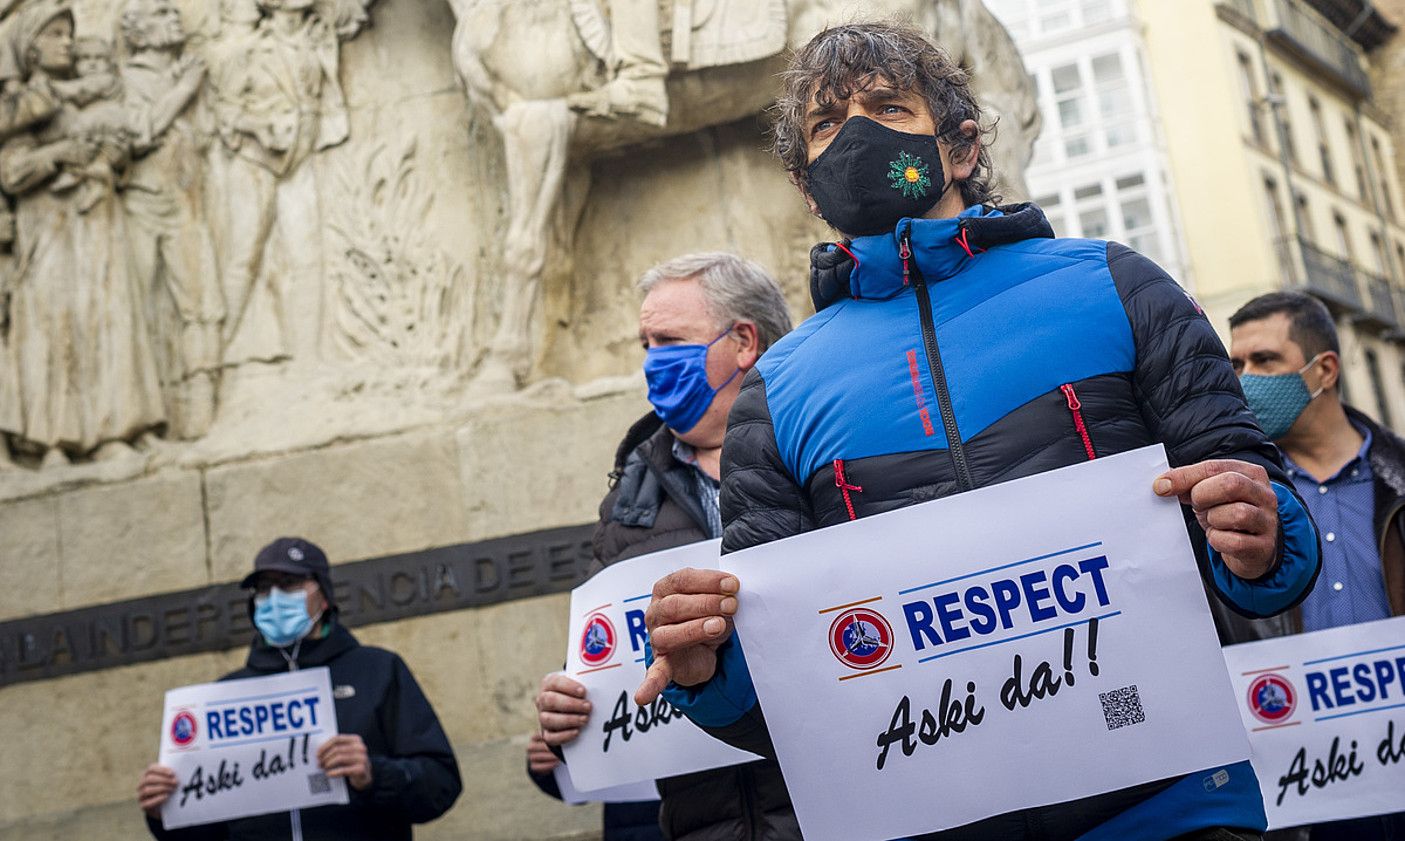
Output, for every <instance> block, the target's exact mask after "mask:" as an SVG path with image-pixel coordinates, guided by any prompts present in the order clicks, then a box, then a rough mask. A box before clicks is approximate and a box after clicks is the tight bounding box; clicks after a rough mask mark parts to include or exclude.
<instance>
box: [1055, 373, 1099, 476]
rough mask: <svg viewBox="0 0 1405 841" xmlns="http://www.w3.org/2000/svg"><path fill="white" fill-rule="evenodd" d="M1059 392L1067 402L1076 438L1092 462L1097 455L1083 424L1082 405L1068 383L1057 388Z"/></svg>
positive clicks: (1086, 428)
mask: <svg viewBox="0 0 1405 841" xmlns="http://www.w3.org/2000/svg"><path fill="white" fill-rule="evenodd" d="M1059 391H1062V392H1063V393H1064V398H1065V399H1067V400H1068V410H1069V412H1071V413H1072V414H1073V427H1074V428H1075V429H1077V430H1078V437H1079V438H1082V439H1083V452H1085V453H1087V454H1088V460H1089V461H1092V460H1093V459H1095V458H1097V457H1098V453H1097V451H1096V450H1094V449H1093V439H1092V438H1091V437H1089V435H1088V425H1087V424H1085V423H1084V422H1083V404H1082V403H1081V402H1080V401H1079V400H1078V393H1077V392H1075V391H1074V390H1073V386H1072V385H1070V384H1069V383H1064V384H1063V385H1061V386H1059Z"/></svg>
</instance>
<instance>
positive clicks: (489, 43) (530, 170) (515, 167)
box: [449, 0, 1038, 388]
mask: <svg viewBox="0 0 1405 841" xmlns="http://www.w3.org/2000/svg"><path fill="white" fill-rule="evenodd" d="M449 3H450V5H451V6H452V7H453V9H454V14H455V16H456V17H457V21H458V23H457V26H456V27H455V31H454V41H453V59H454V66H455V69H456V70H457V72H458V74H459V78H460V79H461V81H462V82H463V85H464V87H465V90H466V92H467V95H468V98H469V101H470V103H471V104H472V105H473V106H474V107H475V108H476V109H478V110H480V111H482V112H484V113H486V114H487V115H489V116H491V117H492V120H493V125H494V126H495V127H496V128H497V130H498V132H499V133H500V134H501V136H502V139H503V147H504V156H505V161H506V173H505V175H506V180H507V187H508V193H509V219H508V226H507V232H506V236H505V238H504V243H503V249H502V257H501V260H502V265H501V267H500V269H499V270H498V271H497V272H496V277H497V279H498V282H499V283H500V284H501V291H500V293H499V297H500V298H501V300H502V314H501V318H500V320H499V323H498V329H497V332H496V334H495V335H494V337H493V340H492V342H491V344H490V350H489V355H488V357H487V359H486V360H485V361H484V363H483V365H482V367H481V368H480V370H479V373H478V380H479V384H480V385H483V386H487V387H509V388H510V387H513V386H515V385H521V384H522V383H523V382H524V380H525V379H526V377H527V375H528V373H529V372H530V370H531V367H532V364H533V361H534V359H535V355H536V352H537V349H538V347H539V346H540V341H538V340H537V339H536V337H535V336H534V335H533V334H532V330H531V324H532V322H533V314H534V311H535V309H536V307H537V305H538V304H537V301H538V297H539V293H540V285H541V279H542V272H543V269H544V267H545V260H546V258H545V252H546V247H547V243H548V241H549V237H548V224H549V222H550V220H551V219H552V218H553V213H552V211H553V210H555V208H556V207H557V204H558V202H559V200H560V196H561V194H562V185H563V180H564V179H565V178H566V176H567V172H568V171H569V172H571V173H572V176H573V177H576V178H585V177H588V175H587V173H588V171H589V168H588V167H586V166H570V167H568V161H573V162H574V163H576V164H580V163H584V162H586V161H588V160H589V159H590V158H591V157H593V156H594V155H596V154H598V153H600V152H602V151H606V150H611V149H618V148H621V147H627V146H629V145H631V144H635V143H639V142H641V141H643V140H648V139H650V138H656V137H660V136H666V135H675V134H683V133H686V132H691V131H696V130H697V129H700V128H703V127H706V126H712V125H719V124H723V123H727V122H731V121H734V120H738V119H741V118H743V117H746V116H748V115H751V114H756V113H758V112H760V111H761V110H762V109H764V108H766V107H767V106H768V105H770V104H771V102H772V101H773V99H774V97H775V94H776V90H777V86H776V83H775V78H774V77H775V74H776V73H777V72H778V71H779V70H781V69H782V68H783V66H784V62H783V60H782V59H781V58H780V55H779V54H780V52H781V51H782V50H783V49H784V48H785V47H787V46H790V47H798V46H800V45H802V44H804V43H805V42H806V41H808V40H809V39H810V37H812V36H813V35H814V34H815V33H816V32H818V31H819V29H820V28H821V27H823V26H824V25H826V24H828V23H834V22H838V21H846V20H857V19H865V18H884V17H893V16H905V17H908V18H912V19H916V20H919V21H922V22H924V24H925V25H926V26H927V27H928V29H929V31H931V32H932V33H933V34H934V35H935V36H937V38H938V40H939V41H940V42H941V43H944V44H946V45H948V48H949V49H950V50H951V51H952V52H953V54H954V57H955V58H956V59H957V60H958V61H961V60H963V59H964V60H965V62H966V63H967V66H968V67H970V69H971V70H972V72H973V75H974V80H975V84H974V87H975V89H976V92H977V94H978V95H980V96H981V98H982V100H984V101H991V100H992V99H994V98H999V99H1000V102H1001V104H1000V106H999V109H998V110H999V112H1000V113H1001V114H1002V115H1018V116H1017V117H1016V118H1015V119H1008V120H1007V121H1006V122H1004V123H1002V125H1001V140H1000V143H1001V144H1003V145H1006V146H1009V147H1013V148H1014V149H1016V150H1022V151H1017V152H1016V153H1015V154H1014V156H1013V158H1011V159H1013V160H1028V154H1029V149H1030V148H1031V147H1032V145H1033V142H1034V136H1035V134H1036V133H1037V128H1038V121H1037V107H1036V105H1035V99H1036V96H1035V89H1034V84H1033V81H1032V80H1031V79H1030V78H1029V77H1028V75H1027V74H1025V73H1023V72H1022V71H1020V72H1012V71H1009V70H1002V68H1007V67H1015V68H1019V67H1022V64H1021V62H1020V58H1019V55H1018V53H1017V52H1016V51H1015V48H1014V45H1013V43H1011V42H1010V40H1009V37H1008V35H1007V34H1006V33H1005V31H1004V29H1003V27H1001V26H1000V24H999V22H998V21H996V20H995V18H994V17H993V16H991V14H990V13H989V12H988V11H987V10H986V9H985V7H984V6H983V5H982V4H981V3H980V0H872V2H862V3H860V2H853V0H748V2H741V0H732V1H730V2H729V0H677V2H676V3H675V5H674V9H675V14H674V16H673V20H672V21H659V20H658V15H657V13H654V14H652V15H650V14H648V10H647V9H646V8H645V7H646V6H649V5H650V0H634V1H633V2H626V0H610V10H611V11H612V12H613V13H614V17H613V27H614V33H613V41H614V43H615V47H614V49H611V48H610V44H611V41H612V35H611V32H610V25H611V24H610V23H609V22H607V21H606V20H605V17H604V15H603V14H602V11H601V9H600V7H599V6H598V0H514V2H512V3H504V2H502V0H449ZM934 6H936V7H940V8H939V9H937V10H936V11H934V9H933V7H934ZM627 10H628V11H627ZM625 15H629V18H628V19H627V20H622V16H625ZM938 26H940V27H941V28H940V29H937V28H936V27H938ZM636 27H638V28H636ZM948 27H950V28H948ZM650 28H652V29H659V28H665V29H667V30H668V33H667V34H668V36H669V38H670V40H671V43H672V50H671V52H672V58H673V60H674V63H675V64H677V63H682V64H685V65H686V66H687V69H686V70H685V71H682V72H675V73H672V74H670V75H669V76H668V77H667V79H666V84H667V89H666V101H663V105H662V107H663V108H664V109H665V115H664V119H663V120H662V121H657V120H654V121H651V120H650V119H648V115H649V114H650V110H649V109H648V108H645V107H642V106H638V105H636V106H634V110H633V112H631V113H626V112H627V111H628V110H629V109H627V108H624V107H621V104H620V103H623V102H624V101H625V100H628V99H629V98H630V96H631V95H632V94H634V93H638V92H639V90H638V89H639V86H638V85H633V86H632V87H633V88H634V89H633V90H631V89H630V88H631V85H629V84H628V77H629V75H630V74H631V73H634V74H641V75H643V76H645V77H647V76H648V75H649V74H650V73H651V72H652V70H651V69H650V68H652V67H653V65H654V62H653V54H652V53H651V52H650V51H649V41H648V37H647V32H646V31H645V29H650ZM972 41H974V42H976V43H978V44H979V48H976V49H972V48H968V47H967V46H966V45H967V44H968V43H970V42H972ZM543 45H545V46H543ZM526 54H530V55H532V56H534V57H538V58H539V60H534V61H531V62H524V61H522V60H521V56H522V55H526ZM631 55H632V58H631ZM611 68H613V75H612V73H611ZM621 79H624V80H626V81H625V82H624V83H621V82H620V80H621ZM992 95H994V96H992ZM578 110H579V111H581V112H583V113H577V111H578ZM1029 115H1035V116H1033V117H1031V116H1029ZM621 116H626V117H629V118H628V119H620V118H619V117H621ZM651 123H652V124H651ZM1006 160H1009V159H1002V160H1001V163H1005V162H1006ZM1004 175H1005V177H1006V183H1007V184H1011V187H1012V189H1013V190H1014V191H1015V192H1023V179H1022V177H1021V175H1020V174H1019V173H1011V172H1006V173H1004ZM797 201H798V198H797ZM575 222H576V220H574V219H567V220H565V221H564V223H563V225H562V228H563V233H562V238H563V239H568V237H569V232H570V231H572V230H573V229H574V228H575Z"/></svg>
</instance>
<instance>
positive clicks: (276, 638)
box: [137, 537, 463, 841]
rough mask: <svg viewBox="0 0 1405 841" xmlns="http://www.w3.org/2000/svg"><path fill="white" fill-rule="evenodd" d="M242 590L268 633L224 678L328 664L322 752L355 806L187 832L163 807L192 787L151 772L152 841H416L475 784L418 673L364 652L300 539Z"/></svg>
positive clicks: (389, 656)
mask: <svg viewBox="0 0 1405 841" xmlns="http://www.w3.org/2000/svg"><path fill="white" fill-rule="evenodd" d="M242 586H243V587H244V588H246V589H248V590H250V591H252V592H251V596H250V599H249V615H250V619H251V620H252V621H253V625H254V627H255V629H256V630H257V635H256V636H255V638H254V641H253V643H252V645H251V646H250V649H249V659H248V662H247V664H246V665H245V666H244V668H242V669H240V670H239V671H237V672H234V673H232V674H229V675H225V677H224V678H222V680H238V679H240V678H251V677H260V676H263V675H268V674H274V673H277V672H286V671H296V670H298V669H311V668H317V667H319V666H326V667H327V668H328V669H329V670H330V671H331V678H332V696H333V699H334V702H335V704H336V709H337V728H338V730H339V731H340V733H339V735H337V736H335V737H333V738H332V739H329V740H328V741H327V742H326V743H324V744H323V745H322V747H321V748H320V749H319V750H318V752H317V762H318V764H319V765H320V766H321V767H322V769H323V770H324V771H325V772H326V773H327V775H328V776H331V777H344V778H345V779H346V781H347V785H348V786H349V787H350V790H351V802H350V803H348V804H347V805H345V806H322V807H319V808H317V809H310V810H305V811H304V810H294V811H292V812H282V813H276V814H270V815H259V816H257V817H253V818H244V819H240V820H235V821H229V822H227V823H220V824H207V825H204V826H196V827H189V828H186V829H179V830H166V829H163V828H162V826H161V820H160V814H161V804H162V803H164V802H165V801H166V799H167V798H168V797H170V796H171V794H172V793H173V792H174V791H175V790H176V788H177V787H178V786H179V785H180V781H179V780H177V778H176V775H175V773H174V772H173V771H172V770H171V769H170V768H166V767H164V766H161V765H152V766H150V767H149V768H147V769H146V771H145V773H144V774H143V775H142V778H141V781H140V783H139V784H138V787H137V800H138V802H139V804H140V805H141V808H142V810H143V811H145V812H146V814H147V827H148V828H149V829H150V830H151V833H152V835H154V836H156V837H157V838H160V839H173V841H216V839H219V841H256V840H257V839H274V838H289V837H292V838H301V839H306V841H314V839H326V841H332V839H337V841H342V840H343V839H345V840H346V841H354V840H355V839H363V838H364V839H379V840H380V841H386V839H399V840H401V841H403V840H405V839H409V838H410V837H411V824H415V823H424V822H426V821H430V820H434V819H435V818H437V817H439V816H440V815H442V814H444V812H446V811H448V809H449V807H450V806H451V805H452V804H453V802H454V800H455V799H456V798H457V797H458V795H459V792H460V791H461V790H462V788H463V785H462V782H461V781H460V779H459V769H458V763H457V762H456V761H455V759H454V752H453V749H452V748H451V747H450V746H449V740H448V737H447V736H445V735H444V730H443V728H441V727H440V726H439V719H438V717H437V716H435V714H434V709H433V708H432V707H431V706H430V704H429V700H428V699H427V698H426V697H425V696H424V693H423V692H422V691H420V687H419V684H418V683H416V682H415V678H414V676H413V675H412V674H411V673H410V669H409V667H408V666H406V665H405V661H404V660H401V659H400V657H399V656H397V655H396V654H394V653H392V652H390V651H385V650H384V649H380V648H373V647H371V646H366V645H361V643H359V642H358V641H357V640H356V638H355V637H353V636H352V635H351V632H350V631H348V630H347V629H346V627H345V626H343V625H342V624H341V623H340V622H338V621H337V603H336V594H335V591H334V590H333V587H332V576H331V567H330V566H329V565H328V563H327V555H326V554H325V553H324V552H323V551H322V550H321V548H319V547H318V546H317V545H316V544H314V543H312V542H310V541H307V540H304V539H302V538H300V537H281V538H279V539H277V540H275V541H273V542H272V543H270V544H268V545H267V546H265V547H264V548H263V549H262V550H260V551H259V554H258V556H257V557H256V558H255V560H254V571H253V572H251V573H250V574H249V575H248V576H247V577H246V578H245V579H244V581H243V583H242Z"/></svg>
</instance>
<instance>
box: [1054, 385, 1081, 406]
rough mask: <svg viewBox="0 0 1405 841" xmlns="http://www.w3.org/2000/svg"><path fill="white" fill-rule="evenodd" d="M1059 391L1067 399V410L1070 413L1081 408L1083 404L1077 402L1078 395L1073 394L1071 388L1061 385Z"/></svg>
mask: <svg viewBox="0 0 1405 841" xmlns="http://www.w3.org/2000/svg"><path fill="white" fill-rule="evenodd" d="M1059 390H1060V391H1062V392H1063V393H1064V397H1067V398H1068V408H1069V410H1070V411H1074V412H1076V411H1078V410H1079V409H1081V408H1083V404H1082V403H1081V402H1079V400H1078V395H1077V394H1076V393H1075V392H1074V390H1073V386H1071V385H1061V386H1059Z"/></svg>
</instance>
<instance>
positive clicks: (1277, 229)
mask: <svg viewBox="0 0 1405 841" xmlns="http://www.w3.org/2000/svg"><path fill="white" fill-rule="evenodd" d="M1264 208H1265V209H1266V210H1267V211H1268V226H1269V236H1270V237H1272V239H1273V241H1274V242H1278V241H1280V240H1282V239H1283V238H1284V237H1286V236H1287V235H1288V231H1287V229H1286V228H1285V227H1284V225H1283V204H1282V201H1281V199H1280V198H1279V196H1278V182H1277V181H1274V180H1273V179H1272V178H1268V177H1265V178H1264Z"/></svg>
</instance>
